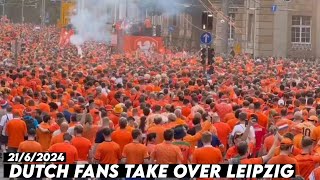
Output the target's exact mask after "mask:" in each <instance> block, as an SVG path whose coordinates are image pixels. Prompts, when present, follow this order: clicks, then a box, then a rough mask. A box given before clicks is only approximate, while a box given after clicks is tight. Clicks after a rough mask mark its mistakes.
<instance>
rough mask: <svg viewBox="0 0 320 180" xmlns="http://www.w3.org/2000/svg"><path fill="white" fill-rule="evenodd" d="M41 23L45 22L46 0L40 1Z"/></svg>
mask: <svg viewBox="0 0 320 180" xmlns="http://www.w3.org/2000/svg"><path fill="white" fill-rule="evenodd" d="M41 17H42V18H41V25H45V22H46V0H42V3H41Z"/></svg>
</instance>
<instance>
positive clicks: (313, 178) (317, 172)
mask: <svg viewBox="0 0 320 180" xmlns="http://www.w3.org/2000/svg"><path fill="white" fill-rule="evenodd" d="M308 178H309V180H318V179H319V178H320V167H317V168H315V169H314V170H313V171H312V172H311V173H310V176H309V177H308Z"/></svg>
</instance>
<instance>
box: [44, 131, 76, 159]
mask: <svg viewBox="0 0 320 180" xmlns="http://www.w3.org/2000/svg"><path fill="white" fill-rule="evenodd" d="M71 140H72V136H71V135H70V134H69V133H64V134H63V142H60V143H56V144H54V145H52V146H50V148H49V150H48V152H55V153H61V152H63V153H66V156H67V158H66V162H59V164H75V163H76V162H77V161H78V151H77V149H76V148H75V147H74V146H73V145H71Z"/></svg>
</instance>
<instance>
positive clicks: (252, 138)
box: [231, 112, 256, 144]
mask: <svg viewBox="0 0 320 180" xmlns="http://www.w3.org/2000/svg"><path fill="white" fill-rule="evenodd" d="M239 120H240V124H238V125H236V126H235V127H234V128H233V130H232V132H231V136H232V137H233V136H234V134H235V132H240V133H244V131H245V130H246V126H247V122H248V115H247V113H245V112H241V113H240V114H239ZM247 141H248V142H252V143H254V144H255V142H256V136H255V131H254V128H253V127H250V132H249V136H248V139H247Z"/></svg>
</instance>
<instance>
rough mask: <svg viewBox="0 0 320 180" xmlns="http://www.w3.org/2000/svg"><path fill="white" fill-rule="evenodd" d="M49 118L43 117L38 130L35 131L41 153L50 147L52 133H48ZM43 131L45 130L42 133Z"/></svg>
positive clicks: (47, 116)
mask: <svg viewBox="0 0 320 180" xmlns="http://www.w3.org/2000/svg"><path fill="white" fill-rule="evenodd" d="M50 119H51V117H50V116H49V115H44V116H43V118H42V122H41V123H40V124H39V128H37V130H36V134H37V141H38V142H39V143H40V144H41V146H42V149H43V151H47V150H48V149H49V147H50V142H51V137H52V133H50V131H49V129H50V124H49V121H50ZM40 128H41V129H43V130H47V131H46V132H45V131H42V130H41V129H40Z"/></svg>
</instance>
